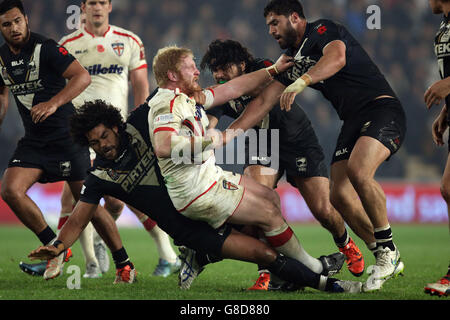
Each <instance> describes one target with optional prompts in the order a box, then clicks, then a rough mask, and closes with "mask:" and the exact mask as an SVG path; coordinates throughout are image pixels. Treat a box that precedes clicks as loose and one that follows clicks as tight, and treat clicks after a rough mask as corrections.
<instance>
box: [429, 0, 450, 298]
mask: <svg viewBox="0 0 450 320" xmlns="http://www.w3.org/2000/svg"><path fill="white" fill-rule="evenodd" d="M429 2H430V7H431V10H432V12H433V13H434V14H443V15H444V17H443V20H442V22H441V25H440V27H439V31H438V32H437V34H436V37H435V40H434V48H435V53H436V57H437V59H438V65H439V74H440V76H441V80H439V81H436V82H435V83H433V84H432V85H431V86H430V87H429V88H428V89H427V91H426V92H425V95H424V100H425V104H426V105H427V107H428V108H431V107H432V106H433V105H434V104H436V105H439V104H440V103H441V102H442V101H444V106H443V107H442V109H441V112H440V113H439V115H438V117H437V118H436V120H435V121H434V122H433V126H432V134H433V140H434V142H435V143H436V145H438V146H443V145H444V140H443V135H444V133H445V131H446V130H447V128H448V125H449V121H450V118H449V113H448V109H447V108H448V106H449V105H450V16H449V14H450V0H429ZM449 151H450V143H449ZM441 193H442V197H443V198H444V200H445V202H446V203H447V211H448V215H449V223H450V211H449V209H448V208H449V204H450V157H447V163H446V165H445V170H444V175H443V177H442V181H441ZM425 292H426V293H429V294H431V295H440V296H443V295H445V296H447V295H450V264H449V266H448V269H447V274H446V275H445V276H444V277H442V278H441V279H440V280H438V281H436V282H435V283H429V284H427V285H426V286H425Z"/></svg>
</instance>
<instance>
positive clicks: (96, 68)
mask: <svg viewBox="0 0 450 320" xmlns="http://www.w3.org/2000/svg"><path fill="white" fill-rule="evenodd" d="M86 70H87V71H88V72H89V74H90V75H91V76H96V75H99V74H108V73H118V74H122V72H123V67H119V65H117V64H112V65H110V66H109V68H108V67H102V65H101V64H96V65H93V66H89V67H86Z"/></svg>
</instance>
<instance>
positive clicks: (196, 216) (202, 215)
mask: <svg viewBox="0 0 450 320" xmlns="http://www.w3.org/2000/svg"><path fill="white" fill-rule="evenodd" d="M219 171H220V174H219V175H218V178H217V180H216V182H215V183H214V184H212V185H211V186H210V187H209V188H208V189H207V190H206V191H204V192H203V193H202V194H200V195H199V196H197V197H196V198H195V199H194V200H193V201H191V202H190V203H189V204H188V205H187V206H186V207H184V208H183V209H181V210H179V212H180V213H182V214H183V215H185V216H186V217H188V218H190V219H192V220H202V221H205V222H207V223H208V224H209V225H211V226H212V227H213V228H214V229H217V228H219V227H220V226H221V225H222V224H224V223H225V221H226V220H227V219H228V218H229V217H231V216H232V215H233V213H234V212H235V211H236V209H237V207H238V206H239V204H240V203H241V200H242V198H243V197H244V187H243V186H241V185H240V183H241V179H242V176H241V175H240V174H238V173H233V172H230V171H223V170H219Z"/></svg>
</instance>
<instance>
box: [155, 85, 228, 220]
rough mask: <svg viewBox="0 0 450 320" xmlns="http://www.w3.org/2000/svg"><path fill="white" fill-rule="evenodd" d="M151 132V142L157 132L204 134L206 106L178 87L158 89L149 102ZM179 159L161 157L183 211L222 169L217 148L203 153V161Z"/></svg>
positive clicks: (169, 187) (172, 195)
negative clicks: (201, 105) (199, 103)
mask: <svg viewBox="0 0 450 320" xmlns="http://www.w3.org/2000/svg"><path fill="white" fill-rule="evenodd" d="M148 105H149V107H150V112H149V114H148V122H149V131H150V137H151V141H152V144H153V145H154V143H155V140H154V134H155V133H157V132H158V131H173V132H177V133H186V132H189V133H190V134H191V135H194V136H205V134H206V129H207V127H208V124H209V121H208V117H207V116H206V113H205V110H204V109H203V107H200V106H196V104H195V100H193V99H191V98H189V97H188V96H187V95H185V94H184V93H180V92H179V90H176V91H174V90H169V89H161V88H159V89H158V92H157V93H156V94H155V95H154V96H153V97H152V98H151V99H150V101H149V102H148ZM174 160H176V159H172V158H158V164H159V166H160V168H161V173H162V175H163V177H164V180H165V182H166V187H167V190H168V192H169V195H170V198H171V199H172V202H173V204H174V206H175V208H176V209H177V210H179V211H182V210H183V209H185V208H186V207H188V206H189V205H190V204H191V203H192V202H194V201H195V200H196V199H197V198H199V197H200V196H201V195H203V194H204V193H206V192H207V191H208V190H209V189H210V188H211V187H212V186H213V185H214V184H215V183H217V176H218V174H219V173H220V172H221V170H219V169H220V168H219V169H218V167H216V158H215V156H214V151H213V150H209V151H205V152H203V153H202V156H201V160H203V163H201V160H200V161H196V162H194V161H192V162H191V163H187V164H184V163H178V164H177V163H176V161H174Z"/></svg>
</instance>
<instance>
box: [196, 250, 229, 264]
mask: <svg viewBox="0 0 450 320" xmlns="http://www.w3.org/2000/svg"><path fill="white" fill-rule="evenodd" d="M195 260H197V262H198V264H199V265H200V266H202V267H203V266H206V265H207V264H210V263H215V262H219V261H222V260H223V259H222V258H220V257H216V256H214V255H212V254H203V253H198V252H197V253H196V254H195Z"/></svg>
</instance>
